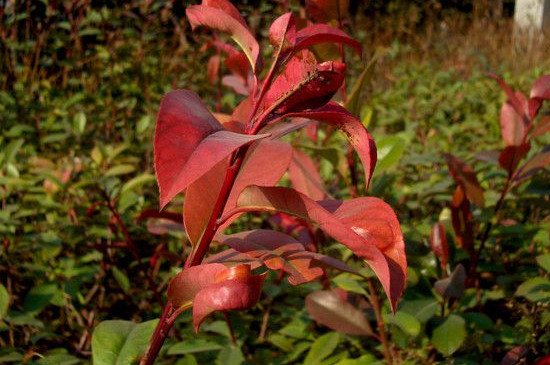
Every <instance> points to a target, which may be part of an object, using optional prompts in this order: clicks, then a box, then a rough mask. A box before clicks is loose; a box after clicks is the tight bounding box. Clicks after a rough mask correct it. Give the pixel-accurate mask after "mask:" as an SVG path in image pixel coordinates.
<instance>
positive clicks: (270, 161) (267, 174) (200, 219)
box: [184, 139, 292, 243]
mask: <svg viewBox="0 0 550 365" xmlns="http://www.w3.org/2000/svg"><path fill="white" fill-rule="evenodd" d="M291 155H292V150H291V148H290V145H289V144H288V143H285V142H281V141H273V140H268V139H266V140H263V141H260V142H259V143H257V144H255V145H253V146H252V147H251V148H250V149H249V151H248V153H247V156H246V157H245V160H244V161H243V164H242V166H241V169H240V171H239V173H238V175H237V177H236V179H235V183H234V184H233V188H232V190H231V193H230V195H229V197H228V199H227V202H226V206H225V211H228V210H230V209H232V208H234V207H235V205H236V202H237V198H238V196H239V194H240V193H241V191H242V190H243V189H244V188H245V187H246V186H248V185H252V184H253V185H260V186H269V185H275V184H276V183H277V182H278V181H279V179H280V178H281V177H282V176H283V174H284V173H285V171H286V170H287V168H288V165H289V163H290V158H291ZM267 165H269V169H265V168H264V167H265V166H267ZM227 167H228V161H227V160H224V161H222V162H220V163H219V164H218V165H216V166H215V167H214V168H212V169H211V170H210V171H209V172H208V173H206V174H205V175H203V176H202V177H201V178H200V179H198V180H197V181H195V182H194V183H193V184H191V185H190V186H189V187H188V188H187V191H186V193H185V201H184V220H185V228H186V230H187V235H188V237H189V240H190V241H191V242H192V243H196V242H198V241H199V239H200V237H201V236H202V233H203V232H204V229H205V228H206V225H207V224H208V221H209V219H210V216H211V215H212V210H213V207H214V205H215V203H216V200H217V199H218V195H219V192H220V191H221V188H222V185H223V181H224V179H225V174H226V170H227ZM235 218H236V217H235ZM235 218H234V219H235ZM230 222H231V221H229V222H228V223H227V224H229V223H230Z"/></svg>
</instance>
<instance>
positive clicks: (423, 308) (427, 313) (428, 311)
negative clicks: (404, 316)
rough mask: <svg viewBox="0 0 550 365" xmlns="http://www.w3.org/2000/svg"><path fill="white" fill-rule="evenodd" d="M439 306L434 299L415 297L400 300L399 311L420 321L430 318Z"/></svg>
mask: <svg viewBox="0 0 550 365" xmlns="http://www.w3.org/2000/svg"><path fill="white" fill-rule="evenodd" d="M438 308H439V303H438V302H437V300H435V299H417V300H404V301H402V305H401V308H400V309H399V311H401V312H404V313H408V314H411V315H413V316H414V317H415V318H416V319H418V320H419V321H420V322H422V323H424V322H427V321H428V320H429V319H430V318H432V317H433V316H434V315H435V313H436V312H437V310H438Z"/></svg>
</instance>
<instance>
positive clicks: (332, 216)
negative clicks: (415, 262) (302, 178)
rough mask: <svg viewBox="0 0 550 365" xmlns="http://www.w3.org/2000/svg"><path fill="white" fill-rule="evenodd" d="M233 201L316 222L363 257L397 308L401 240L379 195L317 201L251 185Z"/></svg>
mask: <svg viewBox="0 0 550 365" xmlns="http://www.w3.org/2000/svg"><path fill="white" fill-rule="evenodd" d="M237 207H238V208H239V209H240V210H241V211H255V210H259V211H270V212H283V213H287V214H292V215H295V216H298V217H300V218H302V219H306V220H309V221H312V222H315V223H317V224H318V225H319V226H320V228H321V229H322V230H323V231H325V232H326V233H327V234H328V235H330V236H332V237H333V238H334V239H336V240H337V241H339V242H340V243H342V244H344V245H345V246H346V247H348V248H349V249H350V250H352V251H353V253H354V254H355V255H357V256H359V257H361V258H363V259H364V260H366V261H367V263H368V264H369V266H370V267H371V268H372V269H373V270H374V272H375V273H376V275H377V276H378V278H379V280H380V281H381V283H382V286H383V287H384V290H385V291H386V294H387V296H388V298H389V299H390V303H391V307H392V309H393V310H395V308H396V304H397V300H398V299H399V297H400V296H401V294H402V292H403V289H404V286H405V277H406V258H405V250H404V242H403V236H402V234H401V229H400V227H399V222H398V221H397V217H396V216H395V214H394V213H393V211H392V209H391V207H390V206H389V205H387V204H386V203H384V202H383V201H381V200H380V199H377V198H371V197H368V198H359V199H353V200H350V201H345V202H339V201H324V202H322V205H321V204H319V203H317V202H315V201H313V200H311V199H310V198H308V197H307V196H305V195H303V194H300V193H298V192H297V191H295V190H293V189H290V188H282V187H258V186H249V187H247V188H246V189H245V190H244V191H243V192H242V194H241V196H240V197H239V200H238V204H237ZM327 209H328V210H327ZM329 210H330V211H329Z"/></svg>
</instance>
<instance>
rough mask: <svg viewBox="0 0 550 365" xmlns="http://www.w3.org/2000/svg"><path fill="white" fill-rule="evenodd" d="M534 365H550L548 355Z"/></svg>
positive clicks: (549, 356)
mask: <svg viewBox="0 0 550 365" xmlns="http://www.w3.org/2000/svg"><path fill="white" fill-rule="evenodd" d="M535 365H550V354H549V355H546V356H543V357H541V358H539V359H538V360H537V362H536V363H535Z"/></svg>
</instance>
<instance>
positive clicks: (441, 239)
mask: <svg viewBox="0 0 550 365" xmlns="http://www.w3.org/2000/svg"><path fill="white" fill-rule="evenodd" d="M430 245H431V246H432V252H433V253H434V255H435V256H436V257H437V258H438V259H439V261H440V263H441V270H442V271H443V273H445V272H446V268H447V262H448V261H449V246H448V245H447V236H446V235H445V227H444V226H443V224H441V223H439V222H438V223H436V224H434V225H433V227H432V231H431V232H430Z"/></svg>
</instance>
